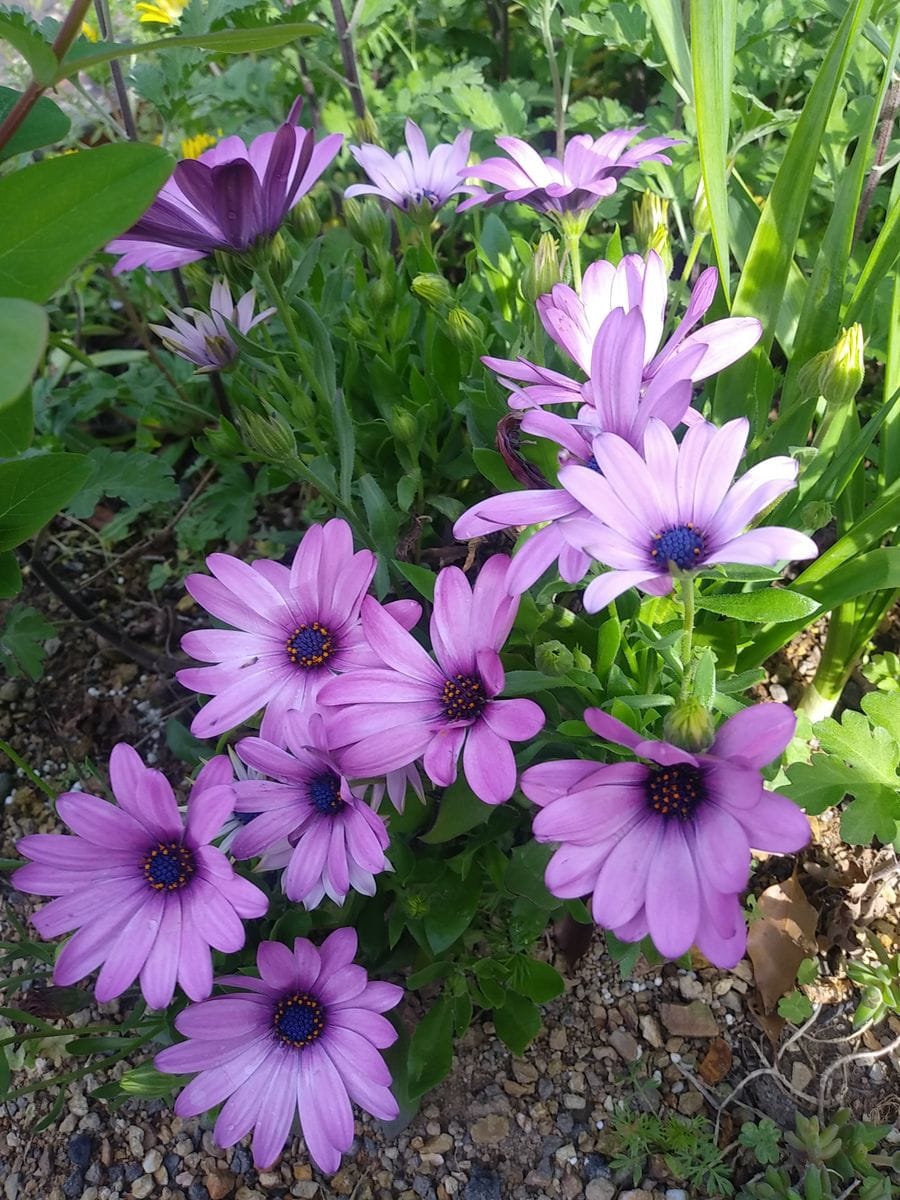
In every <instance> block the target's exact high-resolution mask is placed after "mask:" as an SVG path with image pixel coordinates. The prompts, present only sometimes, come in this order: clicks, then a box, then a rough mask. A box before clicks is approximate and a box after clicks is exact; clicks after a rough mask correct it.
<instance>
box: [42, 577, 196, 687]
mask: <svg viewBox="0 0 900 1200" xmlns="http://www.w3.org/2000/svg"><path fill="white" fill-rule="evenodd" d="M29 566H30V567H31V570H32V571H33V572H34V573H35V575H36V576H37V577H38V579H39V580H40V581H41V583H43V584H44V586H45V587H47V588H49V589H50V591H51V592H53V594H54V596H57V597H58V598H59V599H60V600H62V602H63V604H65V606H66V608H68V609H70V610H71V611H72V612H73V613H74V614H75V616H76V617H78V618H79V619H80V620H82V621H84V623H85V624H86V625H87V626H88V628H89V629H93V631H94V632H95V633H99V634H100V636H101V637H102V638H105V639H106V641H108V642H109V643H110V644H111V645H113V646H115V648H116V649H117V650H120V651H121V652H122V653H123V654H124V655H126V657H128V658H130V659H132V660H133V661H134V662H136V663H139V664H140V665H141V666H142V667H146V669H147V670H148V671H154V672H159V671H166V672H168V673H169V674H170V675H171V674H174V673H175V671H178V670H180V669H181V668H182V667H183V666H184V663H183V662H181V661H179V660H178V659H175V658H170V657H169V656H168V655H167V654H161V653H154V652H153V651H151V650H147V649H145V647H143V646H140V645H138V643H137V642H134V641H132V640H131V638H130V637H127V636H125V635H124V634H122V633H120V632H119V630H118V629H116V628H115V627H114V626H112V625H110V624H109V623H108V622H107V621H104V620H103V618H102V617H98V616H97V615H96V613H94V612H92V611H91V609H90V608H89V607H88V605H86V604H83V603H82V602H81V600H79V599H78V597H77V596H75V595H73V593H72V592H70V591H69V589H68V588H67V587H66V585H65V584H64V583H63V582H62V580H61V579H59V578H57V576H56V575H55V574H54V573H53V571H52V570H51V569H50V567H48V566H47V564H46V563H44V562H41V560H40V559H39V558H36V557H34V556H32V558H31V560H30V562H29Z"/></svg>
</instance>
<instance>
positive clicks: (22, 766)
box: [0, 741, 59, 804]
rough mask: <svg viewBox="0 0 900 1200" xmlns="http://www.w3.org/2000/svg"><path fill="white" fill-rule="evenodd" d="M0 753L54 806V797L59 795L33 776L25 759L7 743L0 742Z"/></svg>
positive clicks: (37, 777)
mask: <svg viewBox="0 0 900 1200" xmlns="http://www.w3.org/2000/svg"><path fill="white" fill-rule="evenodd" d="M0 753H3V754H5V755H6V757H7V758H8V759H10V760H11V761H12V762H13V763H14V764H15V765H16V766H17V767H18V768H19V770H20V771H24V773H25V775H26V777H27V778H28V779H29V780H30V781H31V783H33V784H34V786H35V787H36V788H39V789H40V791H42V792H43V793H44V795H45V796H48V797H49V798H50V799H51V800H52V801H53V803H54V804H55V803H56V797H57V795H58V794H59V793H58V792H56V791H54V789H53V788H52V787H51V786H50V784H49V783H45V782H44V780H43V779H41V777H40V775H37V774H35V772H34V771H33V770H32V769H31V767H29V765H28V763H27V762H26V761H25V759H24V758H22V756H21V754H19V753H18V752H17V751H16V750H13V748H12V746H11V745H10V744H9V742H3V741H0Z"/></svg>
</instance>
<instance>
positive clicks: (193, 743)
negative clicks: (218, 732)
mask: <svg viewBox="0 0 900 1200" xmlns="http://www.w3.org/2000/svg"><path fill="white" fill-rule="evenodd" d="M166 745H167V746H168V747H169V749H170V750H171V751H172V753H173V754H174V755H175V757H176V758H178V759H180V760H181V762H183V763H188V764H189V765H190V766H192V767H199V766H200V765H201V764H202V763H205V762H207V761H208V760H209V759H210V758H212V756H213V755H214V754H215V743H214V742H204V741H202V740H201V739H200V738H198V737H194V735H193V734H192V733H191V731H190V730H189V729H188V727H187V725H182V723H181V722H180V721H179V720H178V719H177V717H169V719H168V721H166Z"/></svg>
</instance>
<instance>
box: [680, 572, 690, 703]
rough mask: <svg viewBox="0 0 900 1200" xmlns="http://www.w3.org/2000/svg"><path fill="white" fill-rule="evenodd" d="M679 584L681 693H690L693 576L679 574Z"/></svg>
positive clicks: (685, 694)
mask: <svg viewBox="0 0 900 1200" xmlns="http://www.w3.org/2000/svg"><path fill="white" fill-rule="evenodd" d="M678 581H679V583H680V585H681V603H682V607H683V610H684V623H683V625H682V634H681V669H682V677H681V695H682V697H683V698H684V697H686V696H688V695H689V694H690V690H691V684H692V682H693V677H694V672H693V670H692V667H691V655H692V654H693V649H694V576H693V575H691V574H689V573H685V574H683V575H679V577H678Z"/></svg>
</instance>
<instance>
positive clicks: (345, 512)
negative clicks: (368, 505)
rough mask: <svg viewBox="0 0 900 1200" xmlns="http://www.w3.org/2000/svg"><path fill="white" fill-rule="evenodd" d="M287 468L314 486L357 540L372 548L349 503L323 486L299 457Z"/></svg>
mask: <svg viewBox="0 0 900 1200" xmlns="http://www.w3.org/2000/svg"><path fill="white" fill-rule="evenodd" d="M287 469H288V470H289V471H293V472H294V473H295V474H296V475H298V476H299V477H300V478H301V479H302V480H303V482H304V483H308V484H309V486H310V487H312V488H315V490H316V491H317V492H318V493H319V495H320V496H323V497H324V498H325V499H326V500H327V501H328V503H329V504H332V505H333V506H334V508H335V511H336V512H339V513H340V514H341V516H342V517H344V519H345V520H346V521H347V523H348V524H349V526H350V528H351V529H352V530H353V532H354V533H355V534H356V536H357V537H358V538H359V540H360V541H361V542H362V543H363V544H364V545H365V546H368V547H369V549H371V550H374V549H375V546H374V543H373V541H372V538H371V537H370V536H369V531H368V529H366V527H365V526H364V525H361V524H360V522H359V518H358V517H357V515H356V513H355V512H354V511H353V509H352V507H351V506H350V505H349V504H345V503H344V501H343V500H342V499H341V497H340V496H339V495H338V494H337V492H333V491H332V490H331V488H328V487H326V486H325V484H324V483H322V482H321V480H319V479H317V478H316V477H315V475H313V473H312V471H310V469H309V467H307V465H306V463H305V462H304V461H303V460H302V459H301V458H295V459H292V460H291V462H290V463H289V464H288V466H287Z"/></svg>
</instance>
